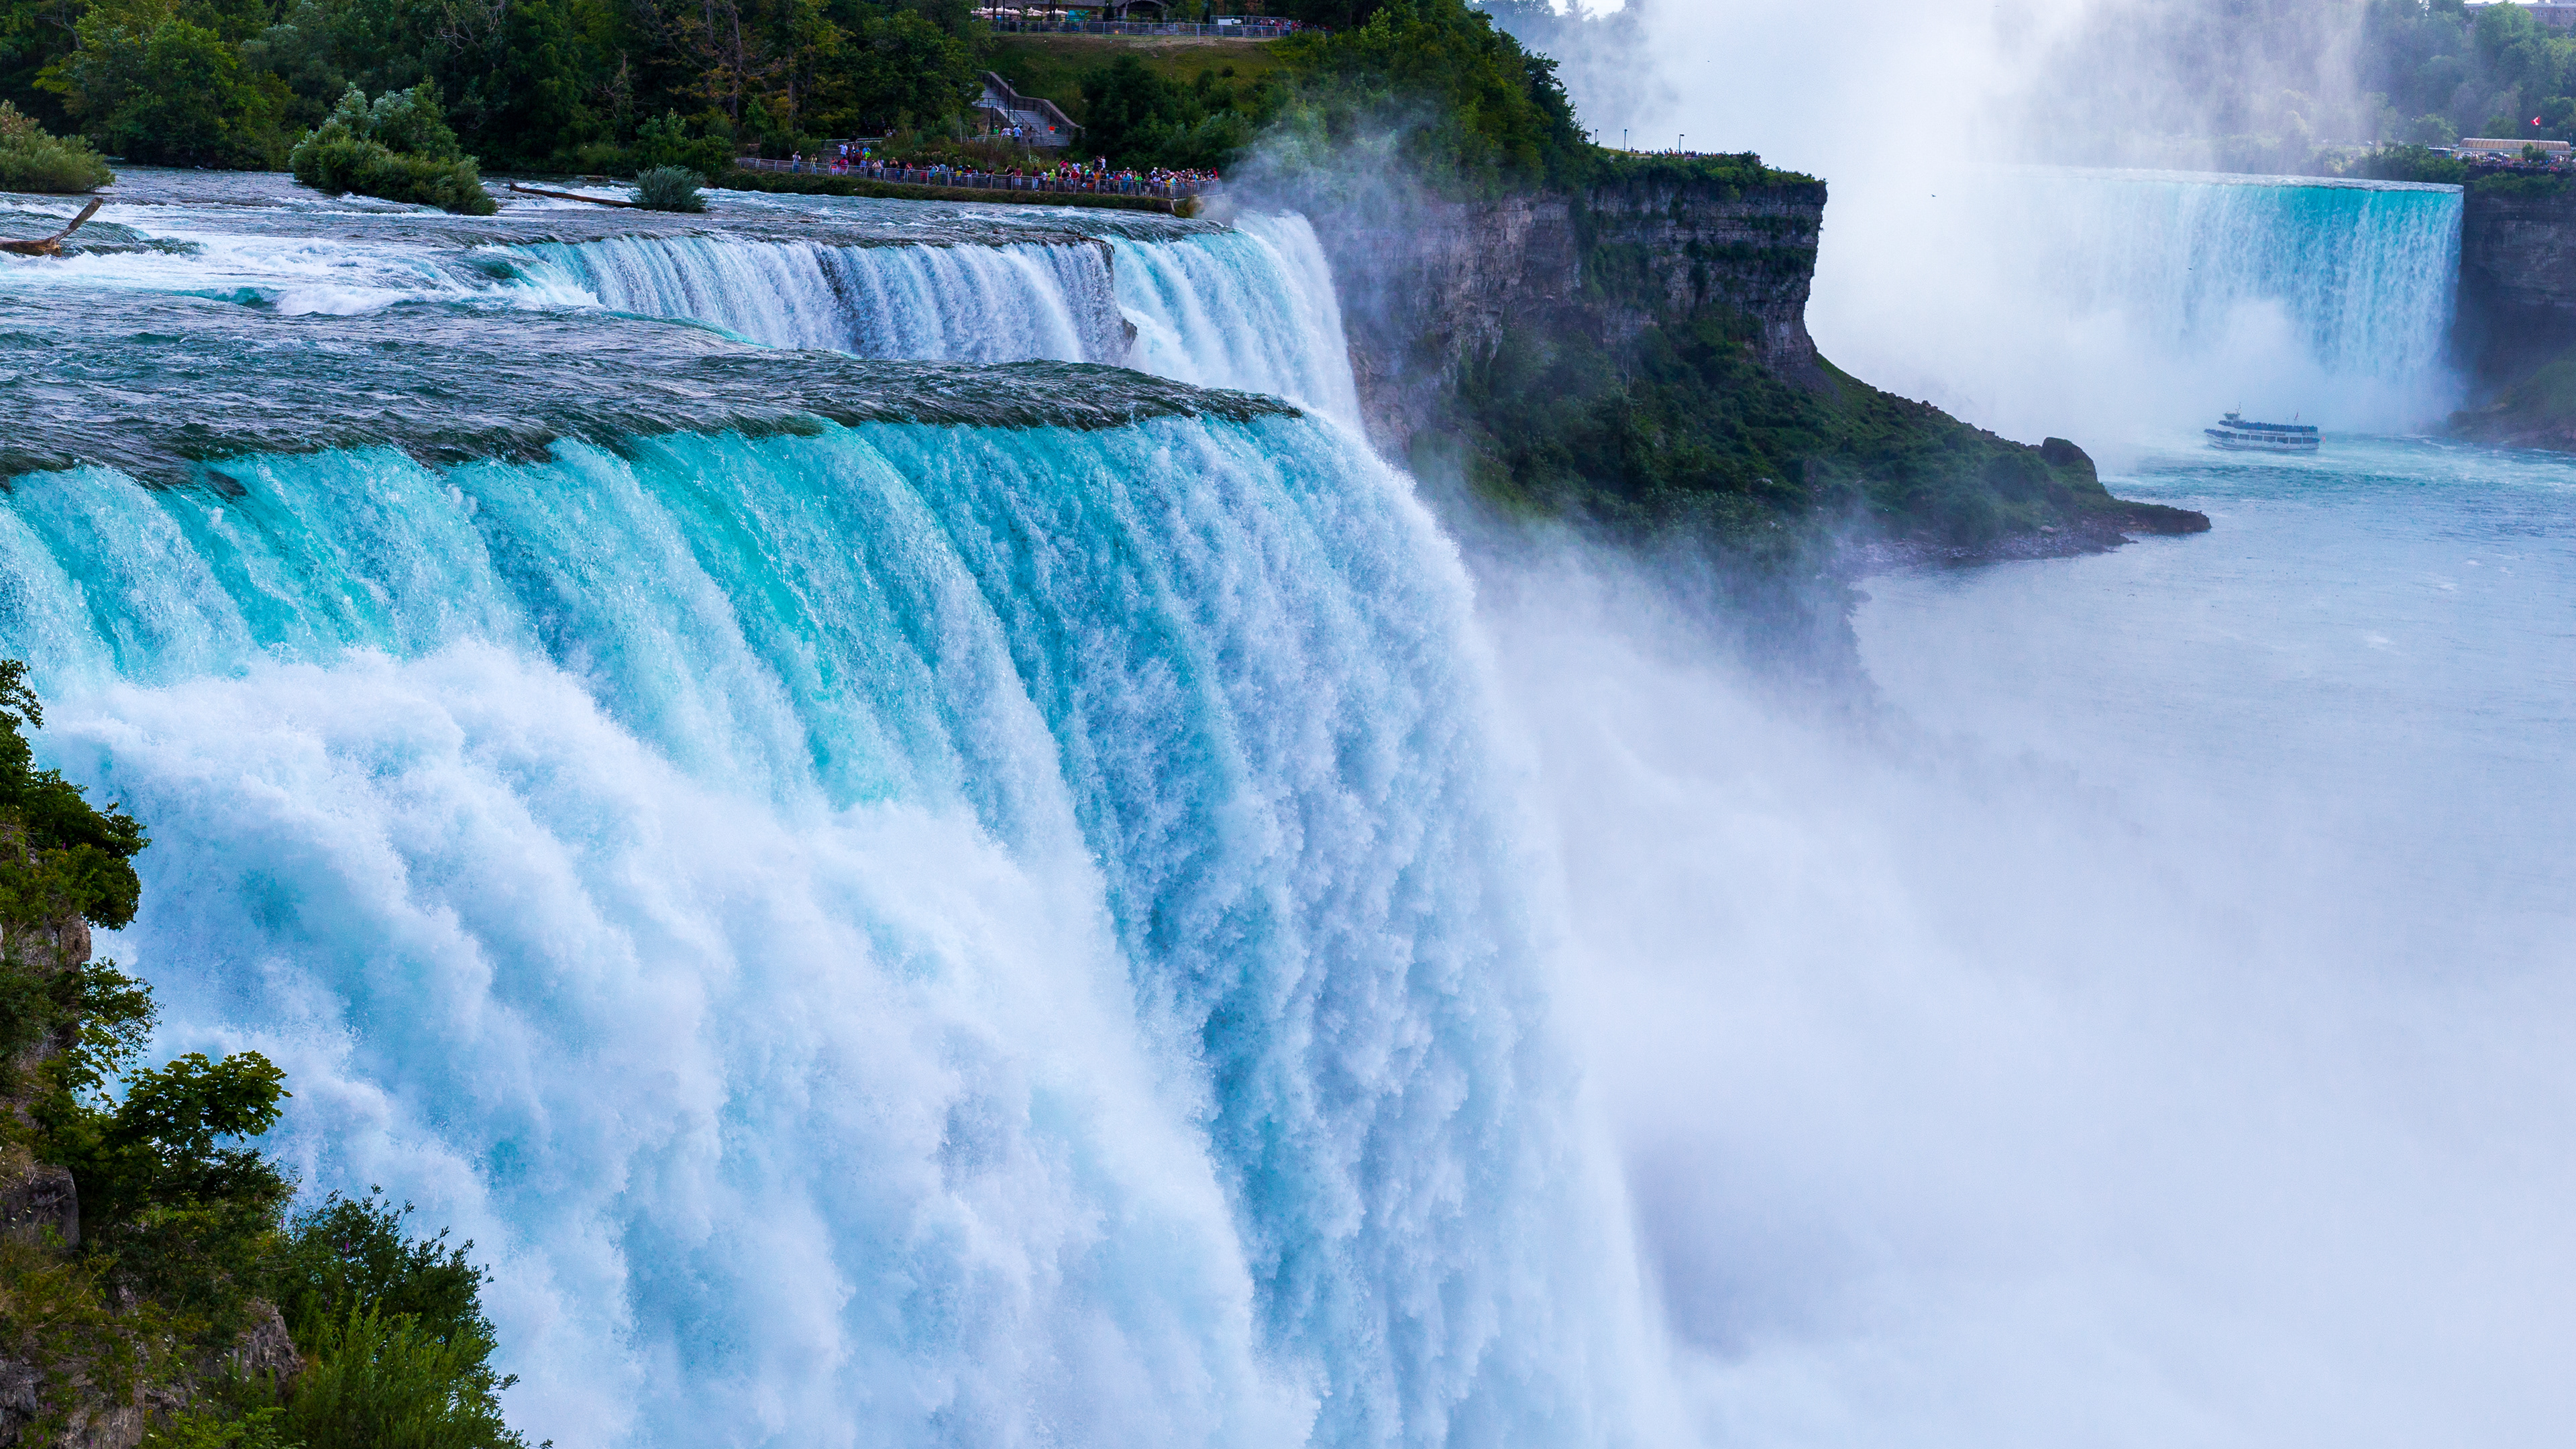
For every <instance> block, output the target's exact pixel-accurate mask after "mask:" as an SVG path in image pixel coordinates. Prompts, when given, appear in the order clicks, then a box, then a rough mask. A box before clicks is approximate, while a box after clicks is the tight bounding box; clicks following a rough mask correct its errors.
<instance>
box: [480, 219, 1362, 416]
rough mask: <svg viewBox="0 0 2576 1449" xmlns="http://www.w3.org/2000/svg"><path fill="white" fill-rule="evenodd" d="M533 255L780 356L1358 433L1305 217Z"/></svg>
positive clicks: (680, 240)
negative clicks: (915, 370)
mask: <svg viewBox="0 0 2576 1449" xmlns="http://www.w3.org/2000/svg"><path fill="white" fill-rule="evenodd" d="M526 251H528V252H533V253H534V258H533V260H531V261H530V262H528V263H526V264H524V271H525V280H524V285H525V286H527V287H528V288H529V289H530V290H532V291H533V292H535V293H537V294H538V295H543V296H548V297H553V298H564V297H583V298H590V299H595V300H596V301H597V302H598V303H599V304H601V305H603V306H607V307H612V308H615V309H617V310H619V311H625V312H634V313H639V314H641V315H644V316H648V317H670V318H681V319H686V320H690V321H696V322H704V323H707V324H709V325H710V326H715V327H722V328H724V329H725V330H726V331H729V332H732V333H734V334H736V335H738V336H742V337H746V338H749V339H751V340H752V341H755V342H762V343H767V344H769V345H771V346H775V347H816V348H825V349H829V350H833V351H840V352H850V353H855V354H857V355H858V356H861V357H871V358H921V359H939V360H946V361H954V362H1011V361H1018V360H1021V359H1026V358H1055V359H1060V360H1063V361H1068V362H1113V363H1124V364H1126V365H1128V366H1132V367H1135V368H1137V369H1139V370H1140V371H1144V372H1151V373H1155V374H1157V375H1159V376H1163V377H1169V378H1175V379H1178V380H1180V381H1182V382H1188V383H1194V384H1197V385H1199V386H1201V387H1229V388H1241V389H1243V390H1245V391H1248V392H1260V393H1268V394H1270V395H1272V396H1274V397H1284V398H1287V399H1289V400H1290V401H1292V402H1296V403H1299V404H1301V405H1303V406H1306V407H1311V408H1314V409H1316V410H1317V411H1320V412H1323V413H1326V414H1328V415H1330V416H1332V417H1334V418H1337V419H1340V420H1343V421H1346V422H1347V421H1353V420H1356V418H1357V416H1358V412H1359V401H1358V398H1357V395H1356V394H1355V393H1354V391H1353V388H1352V383H1351V370H1350V361H1349V358H1348V355H1347V352H1346V349H1345V344H1344V342H1343V338H1342V327H1341V312H1340V309H1339V307H1338V306H1337V305H1336V304H1335V302H1334V299H1333V288H1332V273H1331V270H1330V268H1329V267H1328V265H1327V264H1326V263H1325V260H1324V255H1323V248H1322V247H1321V245H1320V244H1319V243H1317V241H1316V240H1315V233H1314V229H1313V228H1312V227H1310V226H1309V225H1308V224H1307V223H1306V220H1305V219H1304V218H1303V217H1271V216H1258V215H1255V216H1248V217H1245V218H1243V219H1242V221H1241V222H1240V223H1239V224H1238V225H1237V226H1236V227H1235V228H1234V229H1232V230H1226V231H1192V232H1188V233H1185V234H1182V235H1179V236H1174V237H1168V238H1154V237H1139V236H1132V235H1121V234H1117V233H1112V234H1111V235H1109V236H1108V237H1106V238H1105V239H1103V240H1099V241H1093V242H1089V243H1077V244H1073V245H1054V246H1029V245H1021V246H1009V247H989V246H866V247H832V246H823V245H816V244H812V243H802V242H785V243H777V242H747V241H741V240H736V239H729V238H719V237H653V238H635V237H617V238H609V239H604V240H601V241H596V242H587V243H581V244H573V245H567V244H561V243H545V244H539V245H537V246H534V247H530V248H527V249H526ZM1113 258H1114V279H1113V262H1112V259H1113ZM1130 330H1132V331H1133V332H1134V333H1135V338H1134V342H1133V345H1132V346H1131V345H1130V343H1129V341H1128V338H1127V336H1126V333H1127V332H1128V331H1130Z"/></svg>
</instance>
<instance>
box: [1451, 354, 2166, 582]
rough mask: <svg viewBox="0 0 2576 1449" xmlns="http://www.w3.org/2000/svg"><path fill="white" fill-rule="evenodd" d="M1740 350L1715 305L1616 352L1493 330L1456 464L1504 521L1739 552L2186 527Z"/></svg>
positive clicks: (2060, 457)
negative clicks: (1847, 535)
mask: <svg viewBox="0 0 2576 1449" xmlns="http://www.w3.org/2000/svg"><path fill="white" fill-rule="evenodd" d="M1754 341H1755V329H1754V323H1753V319H1751V318H1749V317H1747V316H1745V315H1744V314H1742V313H1738V312H1732V311H1728V310H1723V309H1713V310H1712V311H1711V312H1710V313H1709V314H1707V315H1703V316H1702V317H1700V318H1698V319H1697V320H1694V321H1689V322H1684V323H1679V324H1675V325H1667V326H1660V327H1652V328H1649V329H1647V330H1646V331H1645V332H1644V333H1643V334H1642V335H1640V336H1639V337H1638V338H1637V339H1636V341H1635V342H1634V343H1633V344H1632V345H1631V346H1629V347H1628V348H1625V349H1618V350H1614V349H1610V348H1605V347H1603V346H1601V345H1600V344H1598V343H1596V342H1593V341H1591V340H1590V339H1588V338H1585V337H1582V336H1580V335H1574V336H1567V335H1564V334H1561V333H1560V334H1541V333H1517V334H1513V335H1509V336H1507V337H1505V338H1504V340H1503V343H1502V345H1501V346H1500V347H1499V348H1497V349H1496V350H1495V352H1494V353H1493V355H1492V356H1491V357H1490V358H1488V359H1487V360H1485V361H1484V362H1483V363H1481V364H1480V365H1477V366H1474V367H1471V368H1470V369H1469V370H1468V371H1467V373H1466V375H1465V377H1464V378H1463V379H1462V381H1461V385H1460V387H1459V391H1458V412H1457V418H1456V422H1457V425H1458V433H1457V435H1456V436H1457V439H1458V441H1459V443H1460V444H1461V445H1462V446H1463V458H1462V459H1461V460H1460V461H1463V462H1464V464H1465V467H1466V471H1467V474H1468V476H1469V478H1470V479H1471V480H1472V481H1474V482H1475V483H1476V485H1477V486H1478V488H1479V490H1480V491H1482V492H1483V493H1485V494H1486V495H1487V496H1489V497H1492V498H1494V499H1496V500H1498V501H1500V502H1503V503H1504V504H1506V505H1507V506H1510V507H1513V508H1516V509H1521V510H1528V511H1534V512H1540V513H1545V514H1551V515H1562V516H1571V517H1575V518H1579V519H1583V520H1586V521H1589V522H1592V523H1595V524H1598V525H1603V526H1607V527H1609V528H1612V529H1614V530H1616V531H1620V532H1627V533H1638V532H1663V531H1670V530H1680V531H1685V532H1689V533H1694V534H1698V535H1700V536H1703V537H1707V538H1709V539H1711V540H1713V541H1717V542H1721V543H1725V544H1728V545H1731V546H1735V547H1739V548H1742V547H1753V548H1756V549H1762V550H1767V549H1770V548H1774V547H1785V546H1792V545H1794V544H1796V543H1798V542H1799V541H1801V540H1800V534H1801V532H1802V531H1801V530H1798V529H1795V528H1790V529H1787V530H1784V528H1783V525H1795V524H1797V523H1799V522H1800V521H1801V520H1816V521H1819V522H1823V523H1827V524H1839V523H1843V522H1847V521H1853V522H1857V521H1864V520H1865V521H1867V522H1868V523H1871V524H1874V525H1876V526H1877V528H1878V529H1879V530H1880V531H1883V532H1885V533H1888V534H1892V535H1896V536H1900V537H1916V538H1922V539H1925V540H1927V541H1936V542H1939V543H1943V544H1950V545H1962V546H1971V547H1973V546H1977V545H1982V544H1986V543H1990V542H1992V541H1993V540H1995V539H1996V538H1998V537H2000V536H2002V535H2004V534H2006V533H2028V532H2033V531H2036V530H2039V529H2043V528H2051V527H2055V526H2058V525H2061V524H2067V523H2070V522H2078V523H2080V522H2081V521H2083V520H2085V519H2087V518H2094V517H2098V518H2100V519H2102V520H2103V521H2105V522H2117V523H2123V524H2127V525H2130V526H2140V527H2155V526H2160V525H2161V526H2165V527H2171V528H2182V527H2187V526H2189V525H2188V523H2187V521H2186V520H2185V518H2184V517H2183V515H2181V514H2179V512H2177V511H2175V510H2156V509H2154V508H2153V507H2152V506H2145V507H2142V506H2140V505H2133V504H2124V503H2121V502H2119V501H2118V500H2116V499H2114V498H2112V497H2111V495H2110V494H2109V493H2108V492H2107V491H2106V490H2105V489H2104V488H2103V487H2102V484H2101V480H2100V479H2099V478H2098V477H2096V476H2095V474H2094V471H2093V465H2092V462H2091V460H2090V459H2088V458H2086V457H2085V456H2084V454H2083V453H2082V452H2081V451H2080V450H2078V449H2076V448H2075V447H2074V446H2073V445H2072V444H2067V443H2063V442H2060V441H2058V440H2051V443H2050V444H2049V445H2048V446H2045V447H2040V448H2033V447H2029V446H2027V445H2025V444H2021V443H2016V442H2013V441H2011V440H2010V439H2006V438H2001V437H1997V436H1996V435H1995V434H1993V433H1989V432H1985V431H1983V430H1981V429H1977V428H1971V427H1969V426H1967V425H1966V424H1964V423H1961V422H1960V421H1958V420H1957V419H1955V418H1953V417H1951V416H1950V415H1948V414H1947V413H1944V412H1942V411H1941V410H1940V409H1938V408H1936V407H1933V406H1932V405H1931V404H1929V403H1920V402H1909V401H1907V400H1905V399H1903V398H1900V397H1896V396H1894V395H1893V394H1890V393H1885V392H1881V391H1879V390H1878V389H1876V388H1873V387H1871V386H1869V385H1868V384H1866V383H1863V382H1861V381H1859V380H1858V379H1856V378H1853V377H1850V376H1848V375H1847V374H1845V373H1843V372H1842V371H1840V370H1839V369H1836V368H1834V367H1832V366H1830V365H1824V366H1823V369H1822V370H1823V373H1824V376H1823V378H1822V379H1821V380H1820V382H1819V383H1818V385H1814V386H1802V385H1800V384H1798V383H1793V382H1791V381H1789V380H1787V379H1784V378H1782V377H1780V376H1778V375H1777V374H1775V373H1773V372H1771V371H1769V370H1767V369H1765V368H1764V367H1762V366H1761V365H1760V364H1759V363H1758V362H1757V361H1755V357H1754V346H1753V344H1754ZM2160 513H2170V514H2173V515H2174V516H2173V517H2172V518H2171V519H2169V520H2168V519H2164V518H2161V517H2159V516H2158V515H2159V514H2160Z"/></svg>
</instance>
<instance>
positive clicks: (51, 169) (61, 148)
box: [0, 101, 116, 195]
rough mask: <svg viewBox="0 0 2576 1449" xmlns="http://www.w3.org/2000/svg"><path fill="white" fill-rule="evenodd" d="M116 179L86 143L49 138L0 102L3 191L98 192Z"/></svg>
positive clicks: (0, 184)
mask: <svg viewBox="0 0 2576 1449" xmlns="http://www.w3.org/2000/svg"><path fill="white" fill-rule="evenodd" d="M115 179H116V174H115V173H114V172H112V171H110V170H108V169H107V163H106V162H105V161H102V160H100V159H99V155H98V152H96V151H94V150H92V149H91V148H90V144H89V143H88V142H87V141H84V140H81V139H80V138H79V137H77V136H68V137H58V136H49V135H47V134H45V128H44V127H42V126H39V125H37V124H36V123H35V122H34V121H32V120H30V119H28V118H27V117H26V116H23V115H21V114H19V111H18V108H17V107H16V106H13V105H11V104H9V103H8V102H7V101H0V191H44V192H52V193H54V194H56V195H69V194H71V193H73V192H79V191H95V190H97V189H98V188H99V187H102V186H105V185H106V184H107V183H109V182H111V181H114V180H115Z"/></svg>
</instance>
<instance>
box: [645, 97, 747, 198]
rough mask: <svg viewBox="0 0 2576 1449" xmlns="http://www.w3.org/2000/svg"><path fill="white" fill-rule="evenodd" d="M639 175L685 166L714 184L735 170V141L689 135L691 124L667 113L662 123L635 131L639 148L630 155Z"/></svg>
mask: <svg viewBox="0 0 2576 1449" xmlns="http://www.w3.org/2000/svg"><path fill="white" fill-rule="evenodd" d="M629 154H630V155H631V157H632V158H633V162H634V168H635V170H636V171H637V172H639V173H640V172H645V171H651V170H655V169H657V168H660V167H664V166H685V167H687V168H688V169H689V170H691V171H694V172H696V173H698V175H699V176H701V177H704V178H705V179H706V180H708V181H714V180H716V179H717V178H719V177H721V176H723V175H724V174H725V173H726V172H728V171H731V170H733V156H734V150H733V140H732V138H730V137H727V136H717V135H701V136H695V137H693V136H691V135H690V134H689V123H688V122H686V121H683V120H681V119H680V113H679V112H677V111H666V112H664V113H663V114H662V115H661V116H660V117H659V118H658V119H655V120H649V121H646V122H645V123H644V124H643V125H640V126H638V127H636V128H635V147H634V150H633V151H632V152H630V153H629Z"/></svg>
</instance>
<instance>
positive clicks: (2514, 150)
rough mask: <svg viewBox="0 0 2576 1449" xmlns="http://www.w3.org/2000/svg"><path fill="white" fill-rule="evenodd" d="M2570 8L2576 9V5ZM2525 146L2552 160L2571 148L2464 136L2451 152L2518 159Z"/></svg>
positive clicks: (2514, 138)
mask: <svg viewBox="0 0 2576 1449" xmlns="http://www.w3.org/2000/svg"><path fill="white" fill-rule="evenodd" d="M2568 8H2570V9H2576V6H2570V7H2568ZM2525 146H2537V147H2539V148H2540V153H2541V154H2542V155H2543V156H2546V157H2547V158H2549V159H2550V160H2551V161H2564V160H2566V159H2567V156H2568V149H2569V148H2568V145H2567V143H2566V142H2564V141H2526V140H2523V139H2522V138H2521V137H2518V136H2462V137H2461V138H2460V140H2459V144H2457V145H2455V146H2453V147H2452V148H2451V154H2452V155H2454V156H2459V157H2463V158H2465V157H2471V156H2500V157H2503V158H2505V159H2507V160H2516V159H2519V158H2520V157H2521V155H2522V148H2523V147H2525Z"/></svg>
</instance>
